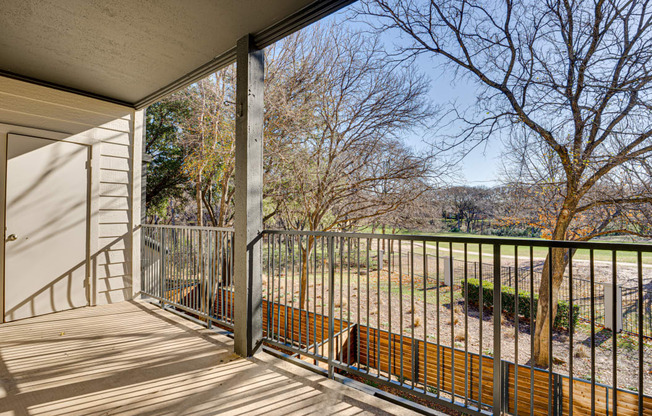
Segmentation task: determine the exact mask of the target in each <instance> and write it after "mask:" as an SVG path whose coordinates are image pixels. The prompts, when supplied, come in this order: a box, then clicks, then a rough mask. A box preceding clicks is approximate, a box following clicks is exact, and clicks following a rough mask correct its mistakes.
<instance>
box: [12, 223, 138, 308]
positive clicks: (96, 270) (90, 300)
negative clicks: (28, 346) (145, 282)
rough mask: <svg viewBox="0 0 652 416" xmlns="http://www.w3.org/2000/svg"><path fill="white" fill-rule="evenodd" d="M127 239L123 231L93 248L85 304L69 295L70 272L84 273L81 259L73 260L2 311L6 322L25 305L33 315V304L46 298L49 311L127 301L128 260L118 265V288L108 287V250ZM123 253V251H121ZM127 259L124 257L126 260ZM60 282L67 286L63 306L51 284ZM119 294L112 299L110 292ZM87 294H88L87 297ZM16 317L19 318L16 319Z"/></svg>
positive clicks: (129, 293)
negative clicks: (19, 300)
mask: <svg viewBox="0 0 652 416" xmlns="http://www.w3.org/2000/svg"><path fill="white" fill-rule="evenodd" d="M128 241H129V234H123V235H122V236H120V237H117V238H116V239H114V240H113V241H111V242H110V243H109V244H107V245H105V246H104V247H102V248H101V249H99V250H98V251H97V253H95V254H93V255H92V256H91V258H90V264H91V273H90V274H91V280H92V282H93V283H92V285H91V288H94V289H93V290H92V293H89V290H88V289H89V286H88V283H86V287H87V292H86V299H87V304H86V305H76V304H75V302H74V301H73V297H72V295H71V292H72V290H73V275H74V274H75V272H79V271H82V273H84V274H85V273H86V271H85V270H83V269H85V268H86V261H82V262H80V263H77V264H76V265H74V266H73V267H71V268H70V269H69V270H68V271H66V272H65V273H63V274H61V275H60V276H58V277H57V278H55V279H54V280H52V281H51V282H50V283H49V284H48V285H46V286H44V287H42V288H40V289H39V290H37V291H36V292H34V293H33V294H31V295H30V296H29V297H28V298H26V299H24V300H22V301H21V302H20V303H18V304H17V305H15V306H14V307H12V308H10V309H8V310H6V311H5V320H7V321H13V320H15V319H16V318H15V315H16V313H17V311H19V310H22V309H24V308H25V307H27V308H29V311H30V313H31V315H32V316H34V315H36V314H37V311H38V308H37V304H38V303H39V302H44V301H45V299H47V302H49V305H50V307H51V309H52V310H53V311H61V310H63V309H74V308H77V307H80V306H88V304H110V303H114V302H121V301H123V300H128V299H131V297H132V296H131V294H132V277H131V273H130V271H129V270H128V264H129V262H128V261H125V262H123V263H121V264H120V267H122V273H121V276H118V277H120V278H121V279H122V282H121V283H122V284H121V286H122V287H120V288H115V289H114V288H112V287H111V280H110V277H111V275H112V273H111V270H110V268H111V267H112V265H111V263H109V261H110V258H109V252H110V251H111V250H113V248H114V247H116V246H118V247H126V244H127V242H128ZM124 251H125V252H126V251H127V250H124ZM102 258H103V259H104V261H103V262H102V263H103V264H99V263H100V259H102ZM126 260H127V259H126ZM100 271H103V273H101V274H102V276H103V277H99V276H98V275H99V274H100ZM100 280H102V281H104V283H103V284H104V288H103V289H104V290H101V291H100V290H98V288H99V287H100V286H99V281H100ZM61 284H64V285H66V287H67V305H61V304H56V302H55V287H56V286H58V285H61ZM116 291H118V293H120V298H116V299H113V298H112V295H111V292H116ZM89 294H90V297H89ZM99 296H104V299H98V297H99ZM18 319H20V318H18Z"/></svg>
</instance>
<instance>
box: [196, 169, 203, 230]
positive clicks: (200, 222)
mask: <svg viewBox="0 0 652 416" xmlns="http://www.w3.org/2000/svg"><path fill="white" fill-rule="evenodd" d="M195 200H196V201H197V226H199V227H201V226H202V225H204V219H203V217H204V216H203V215H202V211H203V209H202V192H201V173H200V174H199V176H198V177H197V184H196V185H195Z"/></svg>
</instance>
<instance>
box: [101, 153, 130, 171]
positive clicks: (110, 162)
mask: <svg viewBox="0 0 652 416" xmlns="http://www.w3.org/2000/svg"><path fill="white" fill-rule="evenodd" d="M100 169H111V170H121V171H125V172H129V171H131V166H130V163H129V159H125V158H122V157H112V156H102V157H100Z"/></svg>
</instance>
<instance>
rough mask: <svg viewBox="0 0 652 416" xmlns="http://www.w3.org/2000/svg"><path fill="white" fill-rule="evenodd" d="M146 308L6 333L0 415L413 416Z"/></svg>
mask: <svg viewBox="0 0 652 416" xmlns="http://www.w3.org/2000/svg"><path fill="white" fill-rule="evenodd" d="M232 351H233V346H232V341H231V339H230V338H228V337H226V336H225V335H222V334H217V333H215V332H213V331H209V330H207V329H205V328H203V327H201V326H199V325H196V324H194V323H192V322H190V321H187V320H185V319H183V318H180V317H178V316H176V315H174V314H172V313H169V312H165V311H161V310H160V309H158V308H156V307H154V306H152V305H149V304H147V303H144V302H123V303H119V304H115V305H109V306H99V307H93V308H82V309H77V310H72V311H67V312H61V313H57V314H52V315H47V316H42V317H38V318H33V319H28V320H23V321H18V322H14V323H9V324H3V325H0V415H17V416H22V415H49V416H50V415H51V416H56V415H211V414H220V415H263V414H264V415H273V414H277V415H305V414H319V415H327V414H338V415H353V414H400V415H411V414H413V413H412V412H410V411H408V410H406V409H404V408H402V407H399V406H396V405H393V404H391V403H388V402H386V401H384V400H381V399H378V398H375V397H372V396H370V395H368V394H365V393H363V392H360V391H358V390H354V389H352V388H350V387H347V386H344V385H342V384H340V383H337V382H335V381H332V380H328V379H326V378H324V377H322V376H320V375H317V374H314V373H311V372H310V371H307V370H305V369H301V368H299V367H297V366H295V365H292V364H290V363H287V362H284V361H281V360H278V359H276V358H273V357H271V356H269V355H267V354H264V353H261V354H258V355H257V356H256V357H255V358H254V359H251V360H245V359H241V358H238V357H236V356H235V355H234V354H233V353H232Z"/></svg>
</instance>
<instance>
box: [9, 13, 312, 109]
mask: <svg viewBox="0 0 652 416" xmlns="http://www.w3.org/2000/svg"><path fill="white" fill-rule="evenodd" d="M312 2H313V0H183V1H180V0H137V1H135V0H0V70H1V71H5V72H6V73H11V74H16V75H19V76H24V77H29V78H32V79H35V80H40V81H44V82H47V83H52V84H56V85H60V86H64V87H67V88H72V89H76V90H80V91H84V92H88V93H91V94H95V95H99V96H104V97H108V98H111V99H115V100H118V101H121V102H125V103H132V104H133V103H137V102H139V101H141V100H143V99H144V98H145V97H147V96H149V95H151V94H153V93H155V92H156V91H158V90H159V89H161V88H163V87H165V86H167V85H169V84H170V83H172V82H174V81H175V80H178V79H179V78H181V77H183V76H184V75H185V74H188V73H189V72H191V71H193V70H195V69H196V68H198V67H200V66H202V65H203V64H206V63H207V62H209V61H210V60H211V59H213V58H215V57H216V56H219V55H221V54H223V53H225V52H226V51H228V50H229V49H231V48H233V46H235V44H236V42H237V40H238V39H239V38H240V37H242V36H244V35H246V34H247V33H252V34H254V33H258V32H260V31H263V30H264V29H266V28H268V27H270V26H272V25H274V24H275V23H277V22H279V21H281V20H282V19H284V18H286V17H287V16H290V15H292V14H293V13H295V12H297V11H299V10H300V9H302V8H304V7H305V6H307V5H308V4H310V3H312Z"/></svg>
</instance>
